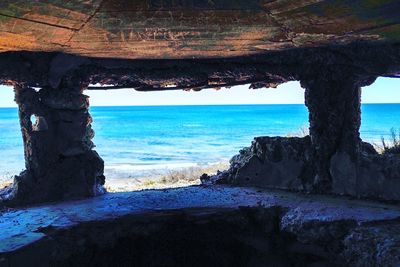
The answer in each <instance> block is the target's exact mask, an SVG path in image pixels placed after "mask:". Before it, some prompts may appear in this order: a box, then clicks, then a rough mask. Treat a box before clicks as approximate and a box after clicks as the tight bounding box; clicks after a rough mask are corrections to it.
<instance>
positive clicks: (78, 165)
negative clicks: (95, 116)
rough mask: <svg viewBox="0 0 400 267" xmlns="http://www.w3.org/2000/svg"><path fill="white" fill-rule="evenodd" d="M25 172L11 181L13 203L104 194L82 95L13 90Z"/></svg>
mask: <svg viewBox="0 0 400 267" xmlns="http://www.w3.org/2000/svg"><path fill="white" fill-rule="evenodd" d="M15 96H16V97H15V100H16V102H17V104H18V106H19V117H20V122H21V130H22V136H23V141H24V152H25V161H26V170H25V171H23V172H22V173H21V174H20V175H18V176H16V177H15V180H14V185H13V190H12V194H11V195H10V198H11V200H12V202H15V203H17V204H28V203H29V204H30V203H36V202H44V201H58V200H66V199H74V198H81V197H89V196H94V195H96V194H99V193H101V192H102V191H103V188H102V186H103V185H104V180H105V178H104V175H103V171H104V162H103V160H102V159H101V158H100V156H99V155H98V154H97V152H96V151H94V150H92V149H93V147H94V145H93V143H92V141H91V139H92V138H93V137H94V132H93V130H92V128H91V122H92V118H91V116H90V114H89V111H88V108H89V102H88V97H87V96H85V95H83V94H82V90H71V89H67V88H65V89H64V88H58V89H49V88H43V89H41V90H40V91H36V90H34V89H32V88H29V87H16V88H15Z"/></svg>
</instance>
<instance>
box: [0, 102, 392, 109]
mask: <svg viewBox="0 0 400 267" xmlns="http://www.w3.org/2000/svg"><path fill="white" fill-rule="evenodd" d="M399 104H400V102H393V103H388V102H385V103H361V105H399ZM279 105H282V106H283V105H285V106H288V105H292V106H299V105H301V106H305V104H304V103H267V104H258V103H256V104H188V105H186V104H166V105H118V106H115V105H110V106H103V105H92V106H90V107H91V108H97V107H101V108H106V107H108V108H112V107H202V106H203V107H208V106H211V107H212V106H279ZM17 108H18V107H17V106H13V107H11V106H5V107H0V109H17Z"/></svg>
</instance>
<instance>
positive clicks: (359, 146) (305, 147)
mask: <svg viewBox="0 0 400 267" xmlns="http://www.w3.org/2000/svg"><path fill="white" fill-rule="evenodd" d="M373 81H374V78H360V77H357V76H355V75H353V72H352V70H351V69H347V68H346V67H343V68H339V67H336V69H331V70H329V71H328V70H321V71H320V72H318V73H315V75H314V76H307V77H303V79H302V80H301V84H302V86H303V87H304V88H305V102H306V103H305V104H306V106H307V107H308V110H309V122H310V136H307V137H304V138H279V137H276V138H271V137H258V138H255V140H254V142H253V143H252V145H251V147H250V148H245V149H243V150H242V151H240V154H239V155H237V156H235V157H233V158H232V160H231V167H230V169H229V170H228V171H226V172H224V173H222V174H220V175H219V178H221V179H222V180H221V182H224V181H225V182H229V183H234V184H239V185H254V186H261V187H270V188H279V189H289V190H297V191H306V192H316V193H334V194H340V195H351V196H357V197H364V198H374V199H382V200H400V157H399V156H398V155H397V156H396V155H390V154H385V155H379V154H378V153H377V152H376V151H375V150H374V148H373V147H372V146H371V145H370V144H367V143H363V142H362V141H361V138H360V133H359V129H360V126H361V86H365V85H369V84H370V83H372V82H373ZM215 179H216V178H214V180H215ZM217 179H218V178H217Z"/></svg>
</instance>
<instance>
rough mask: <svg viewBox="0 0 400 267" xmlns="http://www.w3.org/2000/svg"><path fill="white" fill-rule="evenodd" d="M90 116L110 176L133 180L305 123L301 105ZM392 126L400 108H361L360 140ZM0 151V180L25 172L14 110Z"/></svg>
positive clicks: (106, 110)
mask: <svg viewBox="0 0 400 267" xmlns="http://www.w3.org/2000/svg"><path fill="white" fill-rule="evenodd" d="M91 114H92V116H93V119H94V123H93V128H94V130H95V132H96V136H95V140H94V142H95V144H96V145H97V148H96V150H97V151H98V152H99V153H100V155H101V156H102V157H103V159H104V160H105V162H106V166H107V170H108V172H110V173H109V174H112V175H118V170H123V171H124V172H125V173H126V172H131V173H132V176H133V177H134V176H138V175H141V173H142V172H143V170H144V169H149V170H151V169H162V168H165V167H166V166H170V167H171V166H172V167H178V166H189V165H191V164H209V163H214V162H219V161H221V160H228V159H229V158H230V157H231V156H233V155H234V154H236V153H237V152H238V150H239V149H241V148H242V147H244V146H248V145H249V144H250V142H251V140H252V139H253V137H255V136H261V135H271V136H275V135H281V136H288V135H291V136H293V135H297V134H298V133H299V131H300V128H306V127H307V125H308V122H307V121H308V112H307V109H306V107H305V106H304V105H229V106H146V107H92V108H91ZM392 127H395V128H400V104H364V105H363V106H362V127H361V136H362V138H363V139H364V140H367V141H374V142H379V139H380V138H381V136H388V135H389V133H390V129H391V128H392ZM0 151H1V155H0V156H1V161H0V179H1V178H2V177H9V176H11V175H12V174H17V173H18V172H19V171H21V170H22V169H23V168H24V162H23V148H22V139H21V134H20V128H19V122H18V116H17V109H14V108H1V109H0ZM111 172H112V173H111Z"/></svg>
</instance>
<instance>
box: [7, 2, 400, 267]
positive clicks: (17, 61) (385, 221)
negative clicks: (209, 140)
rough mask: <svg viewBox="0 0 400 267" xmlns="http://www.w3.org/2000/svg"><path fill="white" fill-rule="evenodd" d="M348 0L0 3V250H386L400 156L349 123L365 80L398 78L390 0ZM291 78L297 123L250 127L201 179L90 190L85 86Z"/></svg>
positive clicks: (154, 259)
mask: <svg viewBox="0 0 400 267" xmlns="http://www.w3.org/2000/svg"><path fill="white" fill-rule="evenodd" d="M356 2H357V3H356V4H354V2H353V1H323V0H321V1H307V0H306V1H289V0H288V1H250V2H248V1H246V2H245V1H232V2H229V3H227V2H226V1H179V2H174V1H142V2H140V1H111V0H110V1H85V2H81V1H72V2H71V3H69V4H68V5H65V4H64V3H62V2H60V1H55V2H54V3H53V4H52V5H49V6H47V5H44V6H43V5H42V4H40V3H39V4H38V3H36V1H28V4H26V3H25V5H24V4H21V3H17V4H16V7H13V8H11V7H10V1H4V3H2V4H1V8H2V9H1V10H3V11H4V12H3V11H2V12H0V13H1V14H0V16H1V17H2V18H4V21H2V24H1V25H0V26H1V27H2V28H1V31H2V33H4V37H3V38H2V39H1V42H0V45H1V49H2V50H1V51H2V53H0V82H1V83H2V84H6V85H12V86H14V90H15V97H16V102H17V104H18V106H19V117H20V123H21V129H22V136H23V141H24V154H25V162H26V171H24V172H23V173H21V174H20V175H19V176H18V177H17V178H16V179H15V182H14V184H13V185H12V186H11V187H8V188H6V189H4V190H2V191H1V197H2V199H3V201H2V204H1V205H2V206H3V207H18V208H17V210H13V209H12V210H7V208H4V211H2V214H1V216H2V218H4V220H2V221H1V222H0V223H1V224H2V225H3V226H4V229H5V230H4V232H3V233H2V234H1V235H0V236H1V238H2V240H3V241H4V242H2V244H1V246H0V249H1V250H0V265H4V266H10V265H11V266H19V265H20V266H23V265H24V264H26V263H27V262H28V261H29V262H30V263H38V264H39V263H40V264H41V265H47V266H54V265H59V266H64V265H76V266H79V265H82V264H85V263H86V264H87V265H90V264H92V263H93V264H97V265H100V266H101V265H104V266H109V265H110V264H111V263H110V260H117V262H118V263H120V264H121V265H124V264H125V265H129V264H136V265H142V266H160V265H161V266H168V265H174V264H175V265H182V266H188V265H191V264H192V265H204V264H208V265H212V264H214V265H222V266H228V265H230V264H239V265H244V266H263V265H266V266H268V265H270V266H274V265H278V266H290V265H295V264H298V265H299V266H304V265H309V266H313V265H314V266H315V265H316V264H317V266H318V265H319V266H321V265H322V266H337V265H339V266H343V265H347V266H368V265H370V266H396V265H398V264H399V261H400V252H399V247H400V246H398V244H399V242H400V240H399V239H400V235H399V232H398V231H399V230H398V225H399V223H400V220H399V218H400V211H399V208H398V201H399V199H400V193H399V192H400V190H399V187H400V159H399V156H398V155H396V154H390V153H389V154H384V155H379V154H377V153H376V152H375V151H374V150H373V148H372V147H371V145H369V144H367V143H364V142H362V141H361V139H360V136H359V128H360V122H361V113H360V88H361V87H363V86H367V85H369V84H371V83H373V82H374V81H375V79H376V78H377V77H379V76H390V77H394V78H398V77H399V76H400V43H399V15H398V12H395V11H396V10H398V9H399V3H398V1H383V2H380V1H377V2H373V3H372V2H368V3H366V2H363V1H356ZM36 5H42V6H40V8H36V7H37V6H36ZM334 7H335V8H334ZM54 9H56V10H57V12H54ZM43 10H44V11H43ZM84 10H89V11H84ZM11 11H12V12H11ZM43 12H44V14H43ZM85 12H86V13H85ZM200 13H201V14H202V16H198V15H199V14H200ZM54 17H55V18H57V19H55V20H54V19H52V18H54ZM166 18H169V19H166ZM196 18H197V19H196ZM203 22H205V23H203ZM140 23H142V24H140ZM143 23H144V26H143ZM153 23H155V24H153ZM157 23H160V24H161V25H164V26H165V27H164V28H160V27H158V26H159V24H157ZM12 25H14V26H12ZM138 25H139V26H138ZM182 25H183V26H184V29H182V28H180V27H182ZM146 26H148V27H146ZM185 27H186V28H185ZM205 27H207V28H205ZM221 27H222V28H223V31H219V30H218V29H221ZM241 27H243V28H241ZM188 28H190V29H193V28H194V29H195V30H191V31H190V30H187V29H188ZM49 32H50V33H51V34H48V33H49ZM15 38H17V39H15ZM15 40H16V41H15ZM204 40H206V41H204ZM141 41H144V42H141ZM295 80H296V81H300V82H301V85H302V87H303V88H304V89H305V102H306V103H305V104H306V106H307V108H308V110H309V122H310V136H307V137H304V138H271V137H262V138H256V139H255V141H254V142H253V144H252V145H251V147H250V148H248V149H244V150H243V151H242V152H241V153H240V154H239V155H237V156H235V158H234V159H233V161H232V165H231V167H230V168H229V170H227V171H225V172H223V173H221V174H219V175H218V176H216V177H209V178H208V179H207V181H206V182H207V184H206V185H204V186H199V187H192V188H185V189H177V190H171V191H168V190H167V191H165V192H163V193H161V192H157V191H155V192H139V193H125V194H116V195H114V196H110V195H109V194H103V195H102V193H103V189H102V185H103V184H104V181H105V179H106V177H104V175H103V172H104V162H103V160H102V159H101V158H100V157H99V155H98V154H97V152H96V151H95V150H94V149H93V143H92V141H91V140H92V138H93V130H92V128H91V123H92V118H91V116H90V114H89V112H88V107H89V102H88V99H87V98H86V97H85V95H84V94H83V91H84V90H86V89H90V84H105V85H111V86H112V87H113V88H114V89H116V88H126V87H132V88H135V89H136V90H141V91H155V90H179V89H184V90H189V89H190V90H200V89H204V88H210V87H211V88H212V87H223V86H233V85H239V84H251V87H252V88H262V87H274V86H276V85H278V84H282V83H285V82H287V81H295ZM35 88H40V90H36V89H35ZM91 89H96V88H91ZM109 89H112V88H109ZM32 115H34V116H35V117H36V118H35V120H32ZM32 122H33V123H32ZM248 186H256V187H258V189H254V188H249V187H248ZM276 189H280V190H287V191H296V192H300V193H308V194H311V195H308V194H298V193H292V192H287V191H275V190H276ZM160 194H161V195H162V194H164V195H163V197H160ZM314 194H315V195H314ZM317 194H319V195H317ZM98 195H101V196H99V197H97V198H91V199H86V200H85V199H83V200H79V201H75V202H64V203H62V202H61V203H59V204H44V205H43V204H41V205H39V206H31V207H26V206H28V205H37V204H39V203H46V202H49V201H67V200H71V199H72V200H73V199H81V198H87V197H94V196H98ZM343 195H344V196H350V197H353V198H360V199H369V200H373V201H372V202H365V200H363V201H358V200H349V199H348V198H346V197H344V196H343ZM189 196H190V197H189ZM335 196H336V197H335ZM379 201H385V203H383V202H379ZM386 202H391V203H397V205H396V204H394V205H389V204H387V203H386ZM149 203H152V204H149ZM88 211H90V212H88ZM24 214H25V215H24ZM27 217H29V219H26V218H27ZM35 218H39V219H37V220H36V219H35ZM16 221H17V222H18V223H14V224H13V222H16ZM32 225H34V226H32ZM228 230H229V232H228ZM230 230H232V231H230ZM13 231H14V232H13ZM15 231H16V232H15ZM232 232H233V233H234V235H231V233H232ZM177 240H178V241H177ZM203 245H204V246H206V249H201V248H203V247H204V246H203ZM144 247H146V248H149V249H144V250H143V251H142V252H143V254H141V255H139V254H135V253H131V252H132V251H131V250H130V249H133V250H135V251H137V249H139V248H144ZM183 248H186V249H188V253H187V254H186V253H185V252H182V250H183ZM139 251H141V250H139ZM199 251H200V252H199ZM157 252H160V255H155V254H154V253H157ZM277 252H279V253H277ZM280 253H281V254H280ZM277 254H278V255H277ZM88 255H90V256H88ZM193 255H194V256H193ZM21 256H22V257H21ZM196 256H199V258H196ZM88 258H89V259H91V260H92V261H91V262H87V259H88ZM97 260H98V261H97Z"/></svg>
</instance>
